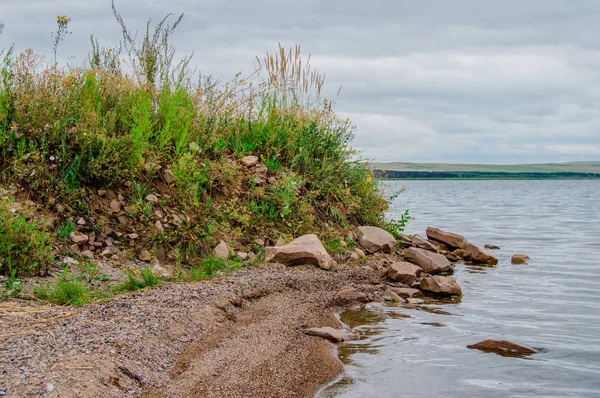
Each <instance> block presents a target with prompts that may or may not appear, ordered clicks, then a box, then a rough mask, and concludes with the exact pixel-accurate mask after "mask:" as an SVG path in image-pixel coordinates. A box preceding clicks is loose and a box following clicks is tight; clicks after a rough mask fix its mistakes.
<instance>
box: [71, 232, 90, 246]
mask: <svg viewBox="0 0 600 398" xmlns="http://www.w3.org/2000/svg"><path fill="white" fill-rule="evenodd" d="M69 236H70V237H71V240H72V241H73V243H75V244H78V245H82V244H84V243H87V241H88V240H89V236H87V235H84V234H83V233H81V232H79V231H73V232H71V235H69Z"/></svg>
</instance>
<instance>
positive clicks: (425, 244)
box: [410, 234, 438, 253]
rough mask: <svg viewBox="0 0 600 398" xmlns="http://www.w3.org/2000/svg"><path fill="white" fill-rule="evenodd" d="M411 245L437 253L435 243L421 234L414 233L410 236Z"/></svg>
mask: <svg viewBox="0 0 600 398" xmlns="http://www.w3.org/2000/svg"><path fill="white" fill-rule="evenodd" d="M410 240H411V242H412V244H413V246H415V247H418V248H419V249H423V250H428V251H430V252H434V253H437V251H438V248H437V246H436V245H434V244H432V243H431V242H430V241H428V240H427V239H425V238H423V237H422V236H421V235H418V234H415V235H413V236H412V237H411V238H410Z"/></svg>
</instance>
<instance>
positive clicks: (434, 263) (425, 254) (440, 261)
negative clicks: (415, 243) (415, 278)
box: [404, 247, 452, 274]
mask: <svg viewBox="0 0 600 398" xmlns="http://www.w3.org/2000/svg"><path fill="white" fill-rule="evenodd" d="M404 258H405V259H406V260H408V261H410V262H411V263H413V264H417V265H418V266H419V267H421V268H422V269H423V271H425V272H427V273H428V274H439V273H440V272H448V271H450V270H452V263H451V262H450V261H448V259H447V258H446V257H445V256H444V255H443V254H439V253H432V252H430V251H427V250H423V249H419V248H417V247H409V248H408V249H406V250H405V251H404Z"/></svg>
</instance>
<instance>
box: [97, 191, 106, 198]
mask: <svg viewBox="0 0 600 398" xmlns="http://www.w3.org/2000/svg"><path fill="white" fill-rule="evenodd" d="M98 196H100V197H103V196H106V190H105V189H99V190H98Z"/></svg>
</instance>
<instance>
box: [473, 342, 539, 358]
mask: <svg viewBox="0 0 600 398" xmlns="http://www.w3.org/2000/svg"><path fill="white" fill-rule="evenodd" d="M467 348H472V349H475V350H480V351H483V352H491V353H494V354H498V355H501V356H503V357H513V358H522V357H526V356H529V355H533V354H536V353H537V351H536V350H534V349H532V348H529V347H525V346H522V345H519V344H515V343H511V342H510V341H506V340H484V341H480V342H479V343H477V344H471V345H468V346H467Z"/></svg>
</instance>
